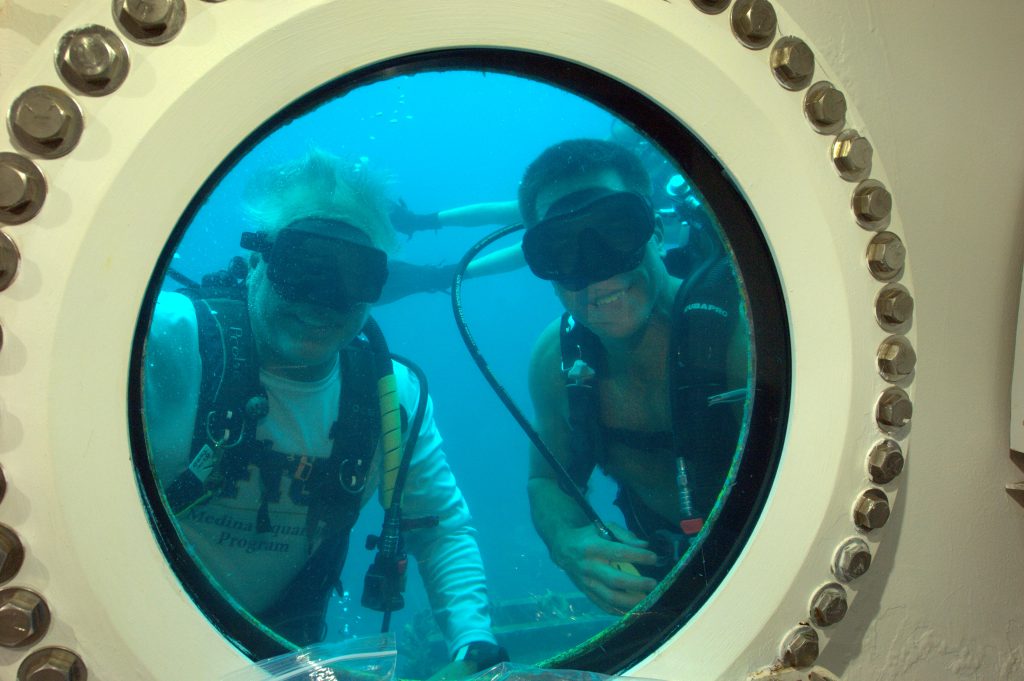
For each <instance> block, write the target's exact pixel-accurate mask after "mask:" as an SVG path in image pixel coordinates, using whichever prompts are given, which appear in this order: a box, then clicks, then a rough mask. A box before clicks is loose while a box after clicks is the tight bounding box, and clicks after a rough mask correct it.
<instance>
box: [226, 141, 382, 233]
mask: <svg viewBox="0 0 1024 681" xmlns="http://www.w3.org/2000/svg"><path fill="white" fill-rule="evenodd" d="M244 200H245V209H246V213H247V214H248V217H249V219H250V221H251V224H250V228H251V229H253V231H260V232H276V231H277V230H279V229H281V228H283V227H285V226H287V225H289V224H291V223H293V222H295V221H296V220H300V219H302V218H308V217H318V218H325V219H334V220H339V221H341V222H346V223H349V224H351V225H354V226H356V227H358V228H359V229H361V230H363V231H364V232H365V233H366V235H367V236H368V237H370V240H371V241H372V242H373V244H374V246H376V247H377V248H380V249H381V250H384V251H388V252H390V251H392V250H394V248H395V245H396V243H397V240H396V238H395V230H394V228H393V227H392V226H391V220H390V219H389V217H388V202H387V200H386V197H385V193H384V184H383V182H382V181H381V180H379V179H378V178H376V177H374V176H373V174H372V173H370V172H368V170H367V168H366V167H365V165H363V164H357V163H355V162H348V161H346V160H344V159H341V158H339V157H337V156H334V155H333V154H329V153H327V152H325V151H322V150H320V149H311V150H310V151H309V152H307V153H306V155H305V156H303V157H302V158H298V159H294V160H291V161H286V162H284V163H281V164H278V165H272V166H266V167H264V168H260V169H258V170H256V171H255V172H254V173H253V174H252V176H251V178H250V179H249V182H248V183H247V185H246V189H245V197H244Z"/></svg>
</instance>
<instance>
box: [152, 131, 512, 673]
mask: <svg viewBox="0 0 1024 681" xmlns="http://www.w3.org/2000/svg"><path fill="white" fill-rule="evenodd" d="M245 201H246V208H247V211H248V214H249V216H250V218H251V222H252V225H253V227H254V229H253V230H252V231H248V232H245V233H243V234H242V235H241V245H242V247H243V248H245V249H247V250H249V251H251V252H252V254H251V256H250V264H249V267H248V268H247V272H245V269H246V268H244V267H243V268H242V270H243V273H244V282H242V285H240V286H235V287H233V289H232V288H231V287H228V288H227V289H223V290H220V291H214V292H211V291H210V290H208V289H199V290H192V291H185V292H163V293H161V294H160V296H159V299H158V302H157V304H156V307H155V310H154V314H153V320H152V325H151V327H150V332H149V336H148V340H147V344H146V348H145V360H144V367H145V370H144V377H143V378H144V383H145V393H144V404H143V412H144V422H145V427H146V435H147V440H148V445H149V451H150V454H151V457H152V463H153V467H154V469H155V472H156V476H157V479H158V481H159V484H160V485H161V486H162V489H163V496H164V498H165V499H166V503H167V506H168V510H169V512H170V514H171V515H172V516H173V518H174V519H175V521H176V524H177V526H178V529H179V533H180V536H181V538H182V539H183V541H184V544H185V546H186V550H187V551H188V553H189V554H190V555H191V556H192V557H193V558H194V560H195V562H196V563H197V564H198V565H199V567H200V568H201V569H202V570H203V571H204V572H205V573H207V574H208V576H209V578H210V580H211V581H212V582H213V583H214V584H215V586H216V587H217V588H218V589H219V590H220V591H221V592H223V593H224V594H226V598H225V601H226V602H228V603H231V604H232V607H233V608H234V609H235V610H238V611H241V612H243V613H244V614H245V616H246V617H248V618H250V619H252V620H255V622H256V623H257V624H258V625H259V626H262V627H265V628H268V629H269V630H270V631H271V632H273V634H274V635H275V636H277V637H280V638H281V639H284V640H285V641H287V642H288V643H290V644H292V645H295V646H300V647H301V646H305V645H308V644H311V643H314V642H317V641H320V640H322V639H323V638H324V635H325V631H326V628H327V624H326V622H325V612H326V606H327V603H328V600H329V598H330V596H331V592H332V591H333V590H334V589H335V588H339V589H340V574H341V569H342V566H343V565H344V563H345V560H346V556H347V554H348V551H349V535H350V533H351V530H352V527H353V525H354V524H355V522H356V519H357V518H358V516H359V514H360V510H361V509H362V508H363V507H364V505H366V504H367V503H369V502H370V500H371V499H372V497H373V496H375V494H376V495H377V496H379V497H380V500H381V503H382V504H383V505H384V507H385V511H386V514H385V527H384V529H383V530H382V533H381V535H380V536H379V537H373V538H371V541H370V542H369V544H374V545H375V548H376V549H377V558H376V559H375V561H374V563H373V565H372V566H371V568H370V571H369V573H368V574H367V577H366V581H365V584H364V593H363V595H362V604H363V605H364V606H365V607H367V608H370V609H373V610H377V611H380V612H383V613H384V617H385V627H386V626H387V622H388V621H389V618H390V613H391V612H392V611H393V610H396V609H398V608H399V607H401V606H402V603H403V601H402V589H403V587H404V580H405V564H406V561H405V556H406V551H408V553H410V554H412V555H413V556H414V557H415V558H416V562H417V565H418V568H419V572H420V575H421V577H422V579H423V583H424V585H425V587H426V590H427V593H428V596H429V599H430V603H431V606H432V608H433V611H434V615H435V618H436V620H437V622H438V624H439V626H440V629H441V631H442V632H443V634H444V636H445V639H446V641H447V644H448V649H449V653H450V655H451V656H452V660H453V662H452V663H451V664H450V665H449V666H448V667H446V668H445V669H444V670H442V672H441V673H440V675H441V676H458V675H464V674H469V673H472V672H475V671H478V670H479V669H482V668H486V667H488V666H491V665H492V664H496V663H497V662H499V661H501V660H504V659H507V656H506V655H505V653H504V651H503V650H502V649H501V648H500V647H499V646H498V645H497V644H496V641H495V638H494V636H493V634H492V633H491V621H490V615H489V604H488V597H487V590H486V584H485V578H484V570H483V564H482V560H481V557H480V551H479V548H478V546H477V542H476V539H475V537H474V530H473V528H472V527H471V525H470V520H471V519H470V514H469V509H468V507H467V504H466V501H465V499H464V498H463V495H462V493H461V491H460V490H459V488H458V486H457V484H456V481H455V478H454V476H453V474H452V471H451V469H450V468H449V466H448V462H447V460H446V458H445V454H444V452H443V450H442V448H441V436H440V434H439V432H438V429H437V426H436V424H435V422H434V418H433V407H432V403H431V401H430V398H429V397H428V396H427V394H426V389H425V382H424V380H423V379H422V377H421V376H420V375H419V374H418V373H417V371H416V370H411V369H409V368H407V367H406V366H404V365H403V364H401V363H399V362H394V361H392V359H391V358H390V356H389V354H388V353H387V350H386V346H385V345H384V343H383V336H382V335H381V334H380V331H379V329H377V328H376V325H375V324H374V323H373V320H372V319H371V318H370V308H371V306H372V305H373V303H374V302H376V301H377V300H378V298H379V297H380V294H381V290H382V288H383V286H384V283H385V281H386V279H387V275H388V256H387V253H388V251H389V250H391V249H392V248H393V246H394V243H395V237H394V229H393V228H392V226H391V223H390V221H389V218H388V207H387V203H386V201H385V199H384V194H383V191H382V188H381V185H380V183H379V182H376V181H375V180H374V179H373V178H372V177H371V176H369V175H368V174H366V173H359V172H355V171H354V170H353V168H352V167H351V164H346V163H344V162H342V161H341V160H340V159H338V158H336V157H333V156H331V155H329V154H326V153H324V152H320V151H312V152H309V153H308V154H307V155H306V156H305V157H304V158H301V159H299V160H294V161H289V162H286V163H282V164H280V165H276V166H272V167H265V168H263V169H261V170H259V171H258V172H257V173H255V175H254V176H253V178H252V179H251V181H250V182H249V184H248V186H247V192H246V195H245ZM237 274H240V273H237V272H236V275H237ZM225 291H226V292H225ZM360 543H361V542H360ZM369 544H368V546H369Z"/></svg>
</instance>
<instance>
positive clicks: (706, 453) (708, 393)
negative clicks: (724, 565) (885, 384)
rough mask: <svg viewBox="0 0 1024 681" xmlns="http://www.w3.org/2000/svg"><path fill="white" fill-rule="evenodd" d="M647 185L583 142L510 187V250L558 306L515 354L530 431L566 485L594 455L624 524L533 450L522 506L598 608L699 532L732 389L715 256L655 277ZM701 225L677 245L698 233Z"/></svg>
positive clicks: (737, 342)
mask: <svg viewBox="0 0 1024 681" xmlns="http://www.w3.org/2000/svg"><path fill="white" fill-rule="evenodd" d="M650 196H651V181H650V177H649V175H648V173H647V171H646V170H645V168H644V166H643V164H642V163H641V161H640V160H639V159H638V158H637V157H636V155H635V154H633V153H631V152H630V151H629V150H627V149H625V148H623V147H621V146H619V145H617V144H614V143H611V142H607V141H603V140H591V139H578V140H568V141H565V142H561V143H559V144H556V145H554V146H552V147H549V148H548V149H547V150H545V151H544V152H543V153H542V154H541V155H540V156H539V157H538V158H537V159H536V160H535V161H534V162H533V163H531V164H530V166H529V167H528V168H527V170H526V172H525V174H524V176H523V180H522V183H521V185H520V190H519V206H520V212H521V214H522V217H523V220H524V223H525V226H526V234H525V236H524V237H523V243H522V250H523V254H524V256H525V258H526V261H527V264H528V265H529V267H530V269H531V271H532V272H533V273H534V274H535V275H536V276H538V277H539V278H541V279H544V280H548V281H551V282H552V286H553V288H554V292H555V295H556V296H557V297H558V299H559V301H560V302H561V303H562V305H563V307H564V309H565V314H563V315H562V317H561V318H560V319H556V320H554V321H553V322H552V323H551V324H550V325H549V326H548V327H547V328H546V329H545V330H544V331H543V332H542V334H541V335H540V337H539V338H538V340H537V342H536V344H535V346H534V351H533V355H532V358H531V361H530V368H529V387H530V395H531V397H532V400H533V404H534V411H535V414H536V416H535V421H536V427H537V431H538V432H539V434H540V436H541V438H542V440H543V441H544V443H546V445H547V446H548V447H549V448H550V449H551V451H552V453H553V454H554V456H555V457H556V458H557V460H558V463H559V464H561V466H563V467H564V468H565V469H566V470H567V471H568V473H569V475H570V476H571V478H572V483H573V484H575V485H576V486H578V487H579V488H581V489H583V490H585V489H586V486H587V482H588V480H589V479H590V477H591V475H592V474H593V472H594V470H595V468H598V467H600V468H601V469H602V470H603V471H604V472H605V473H606V474H607V475H609V476H610V477H611V478H612V479H614V480H615V482H616V483H617V484H618V496H617V498H616V505H617V506H619V508H620V509H621V510H622V513H623V516H624V519H625V523H626V526H627V527H625V528H624V527H618V526H612V528H611V529H612V534H613V536H603V534H602V532H601V531H599V528H598V527H596V526H595V524H594V523H592V522H591V519H590V518H588V516H587V514H586V513H584V512H583V510H582V509H581V508H580V506H579V504H578V503H577V501H576V500H574V498H573V495H571V494H569V493H568V492H567V491H566V488H565V486H564V485H565V484H566V482H565V481H564V480H562V479H560V477H559V475H558V474H556V470H555V469H554V468H553V467H552V466H551V465H549V464H548V462H547V461H546V460H545V459H544V457H542V456H540V453H539V452H538V451H537V450H536V449H534V448H531V455H530V473H529V482H528V492H529V498H530V507H531V513H532V516H533V521H534V525H535V527H536V529H537V531H538V533H539V535H540V536H541V538H542V539H543V540H544V542H545V544H547V546H548V548H549V550H550V552H551V556H552V558H553V560H554V561H555V563H556V564H558V565H559V566H560V567H561V568H562V569H563V570H565V572H566V573H567V574H568V576H569V577H570V578H571V579H572V580H573V582H574V583H575V584H576V585H577V587H579V588H580V590H581V591H583V593H585V594H586V595H587V596H588V597H589V598H590V599H591V600H592V601H593V602H594V603H596V604H597V605H599V606H600V607H602V608H604V609H605V610H608V611H610V612H623V611H625V610H627V609H629V608H632V607H633V606H635V605H636V604H637V603H638V602H639V601H640V600H642V599H643V598H644V597H645V596H646V595H647V594H648V593H650V592H651V590H652V589H654V587H655V585H656V583H657V582H656V581H655V580H656V579H660V578H662V577H664V576H665V575H666V574H667V573H668V571H669V570H670V569H671V567H672V566H673V565H674V564H675V562H676V561H677V560H678V558H679V557H680V556H681V555H682V553H683V552H684V551H685V550H686V548H687V547H688V546H689V544H690V542H691V541H692V539H693V537H694V536H696V534H697V533H699V532H700V530H701V529H702V527H703V523H704V520H705V519H706V518H707V516H708V513H709V511H710V510H711V507H712V506H713V504H714V501H715V499H716V497H717V496H718V494H719V492H720V490H721V489H722V485H723V483H724V480H725V476H726V472H727V471H728V468H729V465H730V462H731V460H732V456H733V453H734V449H735V447H736V443H737V440H738V437H739V426H738V422H739V420H738V418H737V409H736V408H735V404H736V402H737V400H738V401H739V402H742V401H743V399H744V396H745V390H743V388H745V387H746V347H745V345H744V342H743V340H744V339H743V337H742V334H741V333H740V332H741V331H742V328H743V325H742V324H738V317H739V316H740V303H739V295H738V288H737V282H736V280H735V275H734V274H733V272H732V269H731V266H730V263H729V261H728V259H727V258H725V257H724V255H723V254H722V253H721V252H720V246H719V252H717V253H716V252H714V251H713V250H709V249H704V251H703V253H702V254H701V262H700V263H699V264H697V265H696V266H695V267H692V268H691V269H690V270H689V271H688V272H687V273H686V275H685V276H686V279H685V280H684V279H681V278H679V277H678V276H673V274H670V272H669V271H668V269H667V268H666V264H665V262H664V260H663V258H662V243H663V238H664V234H663V227H662V224H661V221H660V219H659V217H658V215H657V212H656V211H655V209H654V208H653V207H652V205H651V201H650ZM700 231H701V230H699V229H698V230H696V232H698V233H696V234H691V237H690V238H691V241H696V240H703V241H705V242H706V243H708V244H710V243H713V241H714V238H713V237H711V236H710V235H708V234H699V232H700ZM705 231H706V230H705ZM694 245H696V244H694ZM737 389H739V390H737ZM627 528H628V529H627Z"/></svg>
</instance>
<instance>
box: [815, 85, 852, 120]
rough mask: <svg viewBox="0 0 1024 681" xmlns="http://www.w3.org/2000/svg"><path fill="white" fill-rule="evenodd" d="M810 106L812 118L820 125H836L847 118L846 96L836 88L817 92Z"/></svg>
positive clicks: (826, 88) (822, 89)
mask: <svg viewBox="0 0 1024 681" xmlns="http://www.w3.org/2000/svg"><path fill="white" fill-rule="evenodd" d="M808 106H809V110H810V113H811V118H813V119H814V121H815V122H817V123H818V124H819V125H835V124H836V123H839V122H840V121H842V120H843V119H844V118H846V96H845V95H844V94H843V93H842V92H840V91H839V90H837V89H835V88H834V87H825V88H821V89H820V90H818V91H817V92H815V93H814V96H812V97H811V98H810V100H809V101H808Z"/></svg>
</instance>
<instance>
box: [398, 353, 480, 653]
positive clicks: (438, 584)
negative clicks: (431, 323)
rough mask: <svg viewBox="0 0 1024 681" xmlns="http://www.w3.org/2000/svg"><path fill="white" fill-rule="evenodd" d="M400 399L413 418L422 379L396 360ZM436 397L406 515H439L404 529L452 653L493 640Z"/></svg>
mask: <svg viewBox="0 0 1024 681" xmlns="http://www.w3.org/2000/svg"><path fill="white" fill-rule="evenodd" d="M395 379H396V380H397V383H398V393H399V401H400V402H401V404H402V405H403V406H404V407H405V409H406V411H407V413H408V418H409V423H410V424H411V423H412V422H413V420H414V418H415V414H416V406H417V404H418V402H419V382H418V381H417V380H416V378H415V376H414V375H412V374H411V373H410V372H409V371H408V370H407V369H406V368H405V367H404V366H402V365H399V364H397V363H396V364H395ZM433 411H434V410H433V403H432V401H431V400H430V398H429V396H428V397H427V406H426V412H425V414H424V418H423V424H422V426H421V427H420V431H419V438H418V440H417V441H416V449H415V450H414V451H413V456H412V461H411V462H410V466H409V474H408V478H407V479H406V483H405V491H404V493H403V495H402V518H403V519H404V520H414V519H416V518H424V517H427V516H436V517H437V519H438V524H437V526H435V527H430V528H421V529H413V530H409V531H407V532H405V534H404V537H405V542H406V547H407V549H408V550H409V553H410V554H411V555H412V556H414V557H415V558H416V564H417V566H418V568H419V572H420V576H421V577H422V578H423V583H424V585H425V586H426V590H427V597H428V598H429V599H430V605H431V608H432V609H433V611H434V617H435V618H436V619H437V623H438V626H439V627H440V628H441V631H442V632H444V636H445V640H446V641H447V643H448V653H449V655H453V654H454V653H455V651H456V650H458V649H459V648H461V647H462V646H464V645H465V644H467V643H470V642H472V641H489V642H491V643H494V642H495V639H494V635H493V634H492V633H491V617H490V607H489V601H488V598H487V584H486V580H485V578H484V567H483V560H482V559H481V557H480V548H479V547H478V546H477V543H476V530H474V529H473V527H472V526H471V521H472V519H471V518H470V514H469V507H468V506H467V505H466V500H465V499H464V498H463V496H462V492H461V491H459V488H458V485H457V484H456V482H455V476H454V475H452V471H451V469H450V468H449V467H448V461H447V459H446V458H445V455H444V452H443V451H442V449H441V434H440V433H439V432H438V430H437V425H436V424H435V423H434V415H433Z"/></svg>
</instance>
